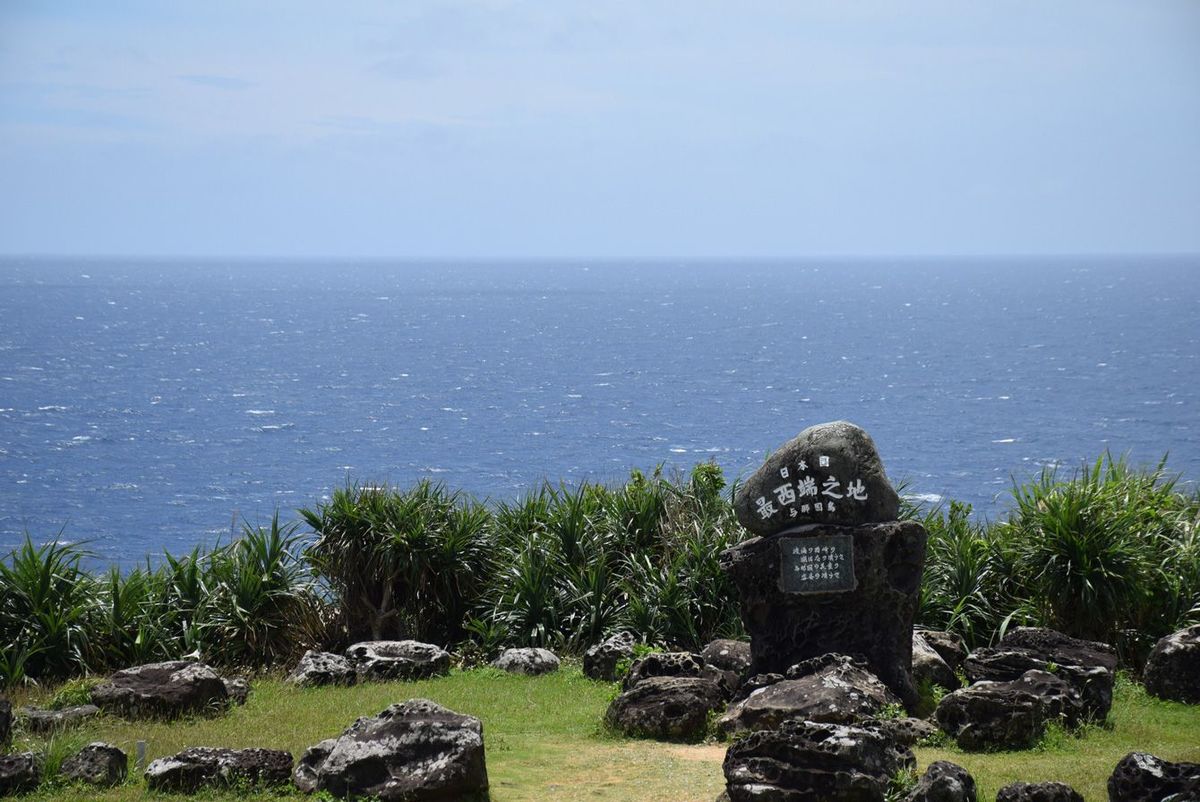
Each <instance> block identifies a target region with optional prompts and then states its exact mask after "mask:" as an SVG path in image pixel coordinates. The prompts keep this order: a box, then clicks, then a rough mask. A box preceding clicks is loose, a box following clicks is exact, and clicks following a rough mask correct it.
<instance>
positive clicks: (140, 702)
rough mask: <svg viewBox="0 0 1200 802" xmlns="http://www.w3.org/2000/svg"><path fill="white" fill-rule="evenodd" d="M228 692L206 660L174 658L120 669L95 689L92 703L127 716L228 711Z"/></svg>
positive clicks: (171, 715) (166, 715)
mask: <svg viewBox="0 0 1200 802" xmlns="http://www.w3.org/2000/svg"><path fill="white" fill-rule="evenodd" d="M228 701H229V692H228V691H227V690H226V689H225V683H224V682H223V681H222V680H221V677H220V676H218V674H217V672H216V671H214V670H213V669H212V668H210V667H209V666H206V665H204V664H203V663H191V662H187V661H185V660H172V661H168V662H165V663H149V664H147V665H142V666H135V667H133V668H127V669H125V670H123V671H118V672H116V673H115V674H113V675H112V676H111V677H110V678H109V680H108V682H106V683H103V684H101V685H97V686H96V687H95V688H93V689H92V703H93V704H95V705H96V706H97V707H99V708H100V709H101V710H103V711H105V712H106V713H112V714H114V715H118V716H124V717H126V718H145V717H163V718H175V717H178V716H182V715H187V714H191V713H201V714H213V713H219V712H222V711H223V710H225V708H226V705H227V703H228Z"/></svg>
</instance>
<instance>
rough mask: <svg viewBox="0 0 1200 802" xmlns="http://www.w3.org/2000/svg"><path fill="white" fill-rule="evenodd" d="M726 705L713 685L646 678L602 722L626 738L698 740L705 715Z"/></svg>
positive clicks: (705, 723) (681, 679)
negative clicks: (630, 736) (629, 736)
mask: <svg viewBox="0 0 1200 802" xmlns="http://www.w3.org/2000/svg"><path fill="white" fill-rule="evenodd" d="M724 704H725V694H724V692H723V691H722V690H721V688H720V687H718V686H717V684H716V683H715V682H712V681H710V680H706V679H701V678H700V677H649V678H648V679H644V680H642V681H641V682H638V683H637V684H636V685H634V686H633V687H632V688H630V689H629V690H627V691H624V692H623V693H621V694H620V695H619V696H618V697H617V698H616V699H613V701H612V704H610V705H609V707H608V712H607V713H605V716H604V720H605V721H606V722H607V724H608V725H609V726H610V727H612V728H613V729H616V730H620V731H621V732H623V733H625V734H626V735H632V736H636V737H643V738H657V739H660V740H699V739H700V738H703V737H704V735H705V733H706V730H707V729H708V715H709V713H710V712H714V711H717V710H720V709H721V708H722V707H723V706H724Z"/></svg>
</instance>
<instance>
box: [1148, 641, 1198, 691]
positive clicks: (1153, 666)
mask: <svg viewBox="0 0 1200 802" xmlns="http://www.w3.org/2000/svg"><path fill="white" fill-rule="evenodd" d="M1144 676H1145V680H1146V692H1147V693H1149V694H1151V695H1153V696H1157V697H1159V698H1160V699H1170V700H1171V701H1174V702H1186V703H1187V704H1193V705H1194V704H1200V624H1197V625H1196V626H1194V627H1188V628H1187V629H1181V630H1179V631H1178V632H1175V633H1172V634H1170V635H1167V636H1166V637H1165V638H1161V639H1160V640H1159V641H1158V643H1156V644H1155V645H1154V650H1153V651H1151V652H1150V659H1148V660H1147V661H1146V673H1145V675H1144Z"/></svg>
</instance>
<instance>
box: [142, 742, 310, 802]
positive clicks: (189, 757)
mask: <svg viewBox="0 0 1200 802" xmlns="http://www.w3.org/2000/svg"><path fill="white" fill-rule="evenodd" d="M291 775H292V754H291V752H283V751H280V750H277V749H224V748H220V747H212V746H193V747H191V748H190V749H184V750H183V751H182V752H180V753H178V754H176V755H172V756H171V757H160V758H159V759H158V760H155V761H152V762H151V763H150V765H149V766H147V767H146V786H147V787H148V788H149V789H150V790H151V791H170V792H174V793H184V794H192V793H195V792H197V791H199V790H201V789H203V788H213V787H216V788H221V787H228V786H231V785H257V786H271V785H283V784H285V783H287V781H288V780H289V779H290V778H291Z"/></svg>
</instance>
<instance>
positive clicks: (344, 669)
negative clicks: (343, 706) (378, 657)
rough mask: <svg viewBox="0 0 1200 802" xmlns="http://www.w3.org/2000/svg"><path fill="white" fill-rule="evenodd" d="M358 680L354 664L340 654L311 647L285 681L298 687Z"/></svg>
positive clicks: (350, 683)
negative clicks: (315, 649) (319, 650)
mask: <svg viewBox="0 0 1200 802" xmlns="http://www.w3.org/2000/svg"><path fill="white" fill-rule="evenodd" d="M357 680H358V673H357V672H356V671H355V670H354V665H353V664H352V663H351V662H350V661H349V660H347V659H346V658H345V657H342V656H341V655H340V654H333V653H332V652H318V651H314V650H312V649H309V650H308V651H307V652H305V653H304V656H303V657H301V658H300V662H299V663H297V664H296V667H295V668H293V669H292V673H290V674H288V675H287V679H285V680H284V682H287V683H290V684H292V685H295V686H296V687H298V688H317V687H320V686H323V685H353V684H354V683H355V682H356V681H357Z"/></svg>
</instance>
